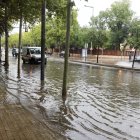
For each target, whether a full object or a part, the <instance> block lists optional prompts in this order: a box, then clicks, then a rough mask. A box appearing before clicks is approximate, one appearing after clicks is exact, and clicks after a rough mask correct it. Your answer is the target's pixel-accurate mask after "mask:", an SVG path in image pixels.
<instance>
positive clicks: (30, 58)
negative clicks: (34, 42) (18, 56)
mask: <svg viewBox="0 0 140 140" xmlns="http://www.w3.org/2000/svg"><path fill="white" fill-rule="evenodd" d="M22 60H23V63H26V62H28V63H30V64H35V63H39V62H41V47H23V48H22ZM46 63H47V56H46V55H45V64H46Z"/></svg>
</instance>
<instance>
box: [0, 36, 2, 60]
mask: <svg viewBox="0 0 140 140" xmlns="http://www.w3.org/2000/svg"><path fill="white" fill-rule="evenodd" d="M1 56H2V51H1V34H0V62H1Z"/></svg>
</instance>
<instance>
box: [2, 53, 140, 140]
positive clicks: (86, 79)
mask: <svg viewBox="0 0 140 140" xmlns="http://www.w3.org/2000/svg"><path fill="white" fill-rule="evenodd" d="M9 59H10V66H9V69H8V70H5V69H4V67H3V66H0V73H1V74H0V89H1V91H2V92H1V93H0V104H6V103H8V104H15V103H16V104H21V105H22V106H23V107H24V108H25V109H26V110H28V111H29V112H31V113H32V114H33V115H34V116H35V118H36V119H37V120H39V121H40V122H42V123H44V124H46V125H48V126H49V128H50V129H51V130H52V131H54V132H57V133H58V134H60V135H62V136H64V137H65V139H70V140H78V139H79V140H109V139H110V140H140V134H139V132H140V79H139V77H140V72H134V71H130V70H129V71H128V70H121V69H115V68H107V67H100V66H91V65H85V64H74V63H70V64H69V73H68V97H67V100H66V102H65V103H64V102H63V101H62V98H61V90H62V78H63V59H56V58H54V59H53V58H48V63H47V65H46V68H45V75H46V79H45V83H44V84H42V83H41V82H40V65H29V64H22V61H21V79H20V80H19V79H17V59H16V58H15V57H12V56H10V58H9Z"/></svg>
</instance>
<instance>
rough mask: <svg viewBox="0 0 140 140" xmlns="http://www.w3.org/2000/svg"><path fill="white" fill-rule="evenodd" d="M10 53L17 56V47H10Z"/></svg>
mask: <svg viewBox="0 0 140 140" xmlns="http://www.w3.org/2000/svg"><path fill="white" fill-rule="evenodd" d="M12 55H13V56H15V57H17V56H18V48H13V49H12Z"/></svg>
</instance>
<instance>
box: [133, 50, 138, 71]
mask: <svg viewBox="0 0 140 140" xmlns="http://www.w3.org/2000/svg"><path fill="white" fill-rule="evenodd" d="M136 52H137V49H135V52H134V57H133V63H132V69H133V68H134V62H135V57H136Z"/></svg>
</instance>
